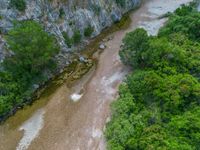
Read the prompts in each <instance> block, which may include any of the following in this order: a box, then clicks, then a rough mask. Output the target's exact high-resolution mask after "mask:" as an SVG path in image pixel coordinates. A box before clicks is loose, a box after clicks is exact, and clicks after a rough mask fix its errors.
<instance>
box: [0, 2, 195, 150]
mask: <svg viewBox="0 0 200 150" xmlns="http://www.w3.org/2000/svg"><path fill="white" fill-rule="evenodd" d="M190 1H192V0H144V4H143V5H142V6H141V7H140V8H139V9H138V10H136V11H134V12H133V13H131V14H130V17H131V24H130V27H129V28H127V29H123V30H120V31H117V32H115V33H113V34H111V35H108V37H113V38H111V39H110V38H109V39H110V40H104V41H105V45H106V49H105V50H104V51H103V52H102V53H101V54H100V55H99V56H98V64H97V67H96V68H92V69H91V71H89V72H88V73H87V74H86V75H85V76H84V77H83V78H82V79H80V80H79V81H77V82H76V84H75V85H74V86H73V87H71V88H69V87H68V85H67V84H66V83H63V84H62V85H60V86H59V87H58V88H57V89H56V90H55V91H53V92H52V93H51V94H50V95H49V96H46V97H41V98H40V99H39V100H38V101H36V102H35V103H34V104H33V105H32V106H29V107H27V108H26V109H24V110H20V111H19V112H17V114H16V115H15V116H13V117H11V118H9V119H8V121H6V122H5V123H4V124H3V125H1V126H0V149H1V150H15V149H16V150H26V149H28V150H105V145H106V144H105V139H104V137H103V130H104V128H105V124H106V122H107V121H108V120H109V117H110V107H109V106H110V103H111V102H112V101H113V100H114V99H115V98H116V97H117V89H118V86H119V84H120V83H121V82H122V81H123V79H124V78H125V76H126V74H127V73H128V72H129V69H128V68H126V67H125V66H124V65H123V64H122V63H121V62H120V58H119V56H118V52H119V49H120V45H121V41H122V39H123V37H124V36H125V34H126V33H127V32H130V31H132V30H134V29H135V28H137V27H142V28H145V29H146V30H147V31H148V33H149V34H151V35H156V34H157V32H158V30H159V28H160V27H161V26H163V24H164V23H165V22H166V20H167V19H166V18H163V19H159V17H160V16H162V15H164V14H165V13H167V12H169V11H170V12H172V11H174V10H175V9H176V8H177V7H179V6H180V5H181V4H184V3H188V2H190ZM106 39H108V38H106ZM102 40H103V39H102ZM41 103H42V104H43V105H41ZM38 106H43V107H42V108H40V107H38ZM36 108H37V109H36ZM35 110H36V111H35ZM30 112H32V116H30V117H27V116H26V115H27V114H29V113H30ZM24 118H28V119H27V120H26V119H25V120H24Z"/></svg>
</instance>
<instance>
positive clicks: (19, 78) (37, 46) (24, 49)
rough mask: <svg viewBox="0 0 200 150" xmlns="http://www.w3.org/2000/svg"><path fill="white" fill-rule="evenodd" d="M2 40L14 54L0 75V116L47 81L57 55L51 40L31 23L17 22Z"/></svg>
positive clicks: (53, 39) (41, 29)
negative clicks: (4, 39) (35, 85)
mask: <svg viewBox="0 0 200 150" xmlns="http://www.w3.org/2000/svg"><path fill="white" fill-rule="evenodd" d="M6 40H7V43H8V45H9V49H11V50H12V52H13V53H14V54H13V55H12V56H10V57H7V58H6V59H5V60H4V62H3V66H4V70H5V71H4V72H3V71H1V72H0V76H1V78H0V79H1V82H0V93H1V95H0V103H1V105H0V115H2V114H3V113H7V112H9V111H10V110H11V109H12V108H14V107H16V106H18V105H22V103H23V101H24V99H25V98H27V97H30V95H31V93H32V92H33V90H34V89H33V87H32V85H33V84H39V83H41V82H43V81H45V80H46V79H47V73H48V72H51V71H53V69H54V68H55V67H56V64H55V62H54V60H53V56H54V55H55V54H56V53H57V52H58V45H57V44H56V40H55V38H54V37H53V36H51V35H48V33H46V32H45V31H44V30H43V28H42V27H41V26H40V24H38V23H36V22H34V21H23V22H17V23H16V24H15V26H14V28H13V29H12V30H10V31H9V33H8V35H7V37H6ZM45 72H46V73H45Z"/></svg>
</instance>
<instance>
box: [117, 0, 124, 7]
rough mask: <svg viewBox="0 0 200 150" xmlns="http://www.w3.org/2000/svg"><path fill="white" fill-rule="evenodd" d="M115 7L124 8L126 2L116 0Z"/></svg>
mask: <svg viewBox="0 0 200 150" xmlns="http://www.w3.org/2000/svg"><path fill="white" fill-rule="evenodd" d="M116 3H117V5H119V6H121V7H125V5H126V1H125V0H116Z"/></svg>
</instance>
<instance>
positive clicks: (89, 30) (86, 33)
mask: <svg viewBox="0 0 200 150" xmlns="http://www.w3.org/2000/svg"><path fill="white" fill-rule="evenodd" d="M93 32H94V28H93V27H92V26H90V25H89V26H88V27H87V28H85V29H84V36H86V37H90V36H91V35H92V33H93Z"/></svg>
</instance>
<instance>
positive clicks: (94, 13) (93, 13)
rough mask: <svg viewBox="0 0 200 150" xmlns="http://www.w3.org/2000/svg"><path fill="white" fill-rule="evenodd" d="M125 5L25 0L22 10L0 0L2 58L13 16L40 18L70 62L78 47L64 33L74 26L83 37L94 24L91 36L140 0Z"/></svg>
mask: <svg viewBox="0 0 200 150" xmlns="http://www.w3.org/2000/svg"><path fill="white" fill-rule="evenodd" d="M125 3H126V5H125V6H124V7H121V6H120V5H118V4H117V3H116V0H26V10H25V11H24V12H20V11H18V10H17V9H15V8H11V7H10V0H1V1H0V61H1V62H2V61H3V59H4V57H5V55H7V54H8V52H7V50H6V48H5V47H6V46H5V45H6V43H5V40H4V38H3V35H4V34H6V33H7V32H8V31H9V30H10V29H11V28H12V27H13V23H12V22H13V20H19V21H21V20H30V19H32V20H35V21H38V22H40V23H41V24H42V25H43V26H44V27H45V30H46V31H47V32H49V33H51V34H54V35H55V37H56V38H57V40H58V43H59V44H60V46H61V51H60V54H59V55H58V56H57V57H58V60H59V61H60V63H61V64H62V65H63V66H65V65H66V64H68V55H69V52H70V51H73V50H74V49H75V48H76V47H75V46H72V47H69V46H67V44H66V43H65V39H64V37H63V33H65V34H67V35H68V36H69V37H72V36H73V34H74V31H75V30H79V31H80V33H81V35H82V37H83V38H82V42H83V43H84V40H86V39H88V38H86V37H84V30H85V29H86V28H88V27H92V28H93V30H94V31H93V33H92V35H91V37H95V36H96V35H98V34H100V32H101V31H102V30H103V29H104V28H106V27H109V26H110V25H111V24H112V23H113V22H116V21H119V20H120V19H121V17H122V15H123V14H124V13H126V12H127V11H129V10H131V9H133V8H135V7H136V6H138V5H139V3H140V0H125Z"/></svg>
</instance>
